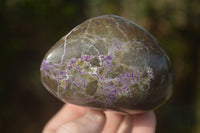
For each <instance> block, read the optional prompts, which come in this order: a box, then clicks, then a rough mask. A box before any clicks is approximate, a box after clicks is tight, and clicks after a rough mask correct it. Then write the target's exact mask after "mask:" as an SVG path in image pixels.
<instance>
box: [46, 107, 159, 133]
mask: <svg viewBox="0 0 200 133" xmlns="http://www.w3.org/2000/svg"><path fill="white" fill-rule="evenodd" d="M155 128H156V117H155V113H154V112H153V111H148V112H145V113H143V114H137V115H122V114H119V113H115V112H112V111H97V110H91V109H89V108H85V107H80V106H76V105H72V104H65V105H64V106H63V107H62V108H61V109H60V110H59V111H58V112H57V113H56V114H55V116H54V117H53V118H52V119H51V120H50V121H49V122H48V123H47V124H46V126H45V127H44V129H43V133H155Z"/></svg>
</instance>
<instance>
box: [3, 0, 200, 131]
mask: <svg viewBox="0 0 200 133" xmlns="http://www.w3.org/2000/svg"><path fill="white" fill-rule="evenodd" d="M102 14H116V15H120V16H122V17H125V18H127V19H130V20H132V21H134V22H135V23H137V24H139V25H140V26H142V27H144V28H145V29H146V30H148V31H149V32H150V33H152V34H153V35H154V36H155V37H156V38H157V39H158V40H159V41H160V42H161V45H162V46H163V47H164V49H165V50H166V52H167V53H168V55H169V56H170V57H171V59H172V62H173V65H174V72H175V87H174V94H173V97H172V98H171V99H170V101H169V102H167V103H166V104H165V105H164V106H162V107H160V108H159V109H157V110H156V114H157V132H158V133H200V64H199V63H200V46H199V45H200V1H199V0H164V1H162V0H1V1H0V75H1V76H0V132H1V133H39V132H41V130H42V128H43V126H44V125H45V123H46V122H47V121H48V119H49V118H50V117H51V116H52V115H53V114H54V113H55V112H56V111H57V110H58V109H59V108H60V107H61V106H62V105H63V103H62V102H61V101H59V100H58V99H57V98H55V97H54V96H52V95H51V94H50V93H49V92H47V91H46V90H45V88H44V87H43V86H42V84H41V82H40V63H41V61H42V58H43V57H44V55H45V53H46V52H47V50H48V49H49V48H50V47H51V46H52V45H53V44H54V43H55V42H56V41H57V40H59V39H60V38H61V37H62V36H64V35H65V34H67V33H68V32H69V31H70V30H71V29H72V28H73V27H75V26H76V25H78V24H80V23H81V22H83V21H84V20H86V19H88V18H90V17H94V16H98V15H102Z"/></svg>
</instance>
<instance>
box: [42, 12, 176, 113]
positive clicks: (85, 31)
mask: <svg viewBox="0 0 200 133" xmlns="http://www.w3.org/2000/svg"><path fill="white" fill-rule="evenodd" d="M40 70H41V79H42V83H43V85H44V86H45V87H46V88H47V89H48V90H49V91H50V92H51V93H52V94H54V95H55V96H56V97H58V98H59V99H61V100H62V101H64V102H69V103H72V104H76V105H80V106H86V107H93V108H100V109H105V110H106V109H110V110H115V111H119V112H124V113H129V114H134V113H137V112H140V111H146V110H151V109H153V108H155V107H157V106H158V105H160V104H162V103H163V102H165V101H166V100H168V99H169V97H170V96H171V93H172V85H173V84H172V83H173V73H172V65H171V62H170V59H169V57H168V56H167V55H166V53H165V52H164V51H163V49H162V48H161V46H160V44H159V42H158V41H157V40H156V39H155V38H154V37H153V36H152V35H150V34H149V33H148V32H147V31H145V30H144V29H142V28H141V27H139V26H138V25H136V24H135V23H133V22H131V21H129V20H127V19H124V18H122V17H119V16H114V15H104V16H99V17H94V18H91V19H89V20H87V21H85V22H83V23H82V24H80V25H78V26H77V27H75V28H74V29H73V30H72V31H71V32H69V33H68V34H67V35H66V36H64V37H63V38H61V39H60V40H59V41H58V42H57V43H56V44H55V45H54V46H53V47H52V48H51V49H50V50H49V51H48V53H47V54H46V56H45V57H44V59H43V61H42V65H41V69H40Z"/></svg>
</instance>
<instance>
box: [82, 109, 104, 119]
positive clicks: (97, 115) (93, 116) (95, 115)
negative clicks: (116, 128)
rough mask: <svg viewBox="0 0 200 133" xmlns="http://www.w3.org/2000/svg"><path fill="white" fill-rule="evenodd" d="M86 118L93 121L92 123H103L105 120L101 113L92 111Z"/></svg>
mask: <svg viewBox="0 0 200 133" xmlns="http://www.w3.org/2000/svg"><path fill="white" fill-rule="evenodd" d="M86 116H87V117H88V118H89V119H91V120H92V121H102V120H103V117H104V116H103V114H102V113H101V112H100V111H94V110H90V111H89V112H88V113H87V114H86Z"/></svg>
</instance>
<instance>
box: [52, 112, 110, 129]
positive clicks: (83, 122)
mask: <svg viewBox="0 0 200 133" xmlns="http://www.w3.org/2000/svg"><path fill="white" fill-rule="evenodd" d="M105 122H106V116H105V114H104V113H103V112H100V111H89V112H88V113H87V114H85V115H84V116H82V117H80V118H78V119H76V120H74V121H71V122H68V123H65V124H63V125H61V126H60V127H59V128H58V130H57V132H56V133H100V132H101V131H102V130H103V128H104V125H105Z"/></svg>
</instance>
